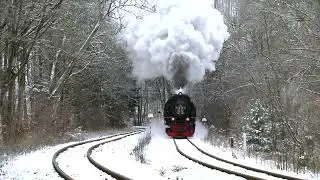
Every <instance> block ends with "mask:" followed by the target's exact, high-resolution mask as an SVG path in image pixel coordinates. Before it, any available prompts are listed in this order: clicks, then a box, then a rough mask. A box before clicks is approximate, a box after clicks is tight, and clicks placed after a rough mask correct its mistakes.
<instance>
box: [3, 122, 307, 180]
mask: <svg viewBox="0 0 320 180" xmlns="http://www.w3.org/2000/svg"><path fill="white" fill-rule="evenodd" d="M205 136H206V130H205V129H204V128H203V127H202V126H201V124H199V123H198V124H197V129H196V134H195V135H194V137H193V138H192V141H193V142H194V143H196V144H197V145H198V146H200V147H201V148H202V149H204V150H206V151H207V152H210V153H212V154H214V155H218V156H219V157H222V158H225V159H229V160H233V161H237V162H239V163H243V164H247V165H248V164H249V165H251V166H255V167H259V166H261V165H257V164H253V163H252V162H253V161H251V159H249V158H246V159H244V160H241V159H238V160H235V159H233V158H232V155H231V154H232V153H231V152H223V151H221V150H220V149H219V148H216V147H212V146H211V145H209V144H207V143H205V142H204V141H203V139H204V137H205ZM115 138H116V137H115ZM99 142H101V141H99ZM99 142H93V143H89V144H84V145H81V146H79V147H75V148H72V149H70V150H68V151H66V152H64V153H62V154H61V155H60V156H59V157H58V162H59V165H60V164H61V168H62V169H63V170H64V171H65V172H66V173H68V175H70V176H71V177H73V178H75V179H112V178H111V177H110V176H108V175H107V174H105V173H103V172H101V171H99V170H97V169H96V168H95V167H94V166H93V165H91V164H90V163H89V161H88V159H87V157H86V153H87V150H88V148H90V147H91V146H93V145H95V144H98V143H99ZM178 143H179V144H180V145H181V149H182V150H183V151H185V152H186V153H189V154H190V155H192V156H194V157H195V158H197V159H201V160H202V161H205V162H208V163H219V164H221V166H227V167H229V168H231V169H232V170H235V169H238V170H239V171H245V170H243V169H239V168H237V167H232V166H230V165H226V164H223V163H221V162H217V161H214V160H212V159H211V158H209V157H205V156H204V155H202V154H200V153H198V152H196V151H195V150H194V147H193V146H192V145H189V144H186V143H188V142H187V141H183V140H178ZM69 144H71V143H66V144H61V145H58V146H53V147H46V148H43V149H42V150H38V151H34V152H32V153H28V154H24V155H20V156H16V157H13V158H11V159H9V160H8V161H6V162H2V163H1V165H0V167H1V171H0V179H59V178H60V177H59V176H58V174H57V173H56V172H55V171H54V169H53V167H52V163H51V159H52V156H53V154H54V153H55V152H56V151H58V150H59V149H60V148H62V147H65V146H67V145H69ZM92 157H93V158H94V159H95V160H96V161H97V162H99V163H100V164H102V165H104V166H106V167H107V168H109V169H111V170H113V171H115V172H118V173H120V174H123V175H125V176H127V177H129V178H132V179H139V180H140V179H148V180H149V179H152V180H153V179H177V178H178V179H183V180H188V179H190V180H191V179H202V180H205V179H243V178H241V177H237V176H235V175H230V174H227V173H223V172H220V171H217V170H212V169H209V168H206V167H203V166H201V165H199V164H197V163H194V162H192V161H190V160H188V159H186V158H184V157H183V156H181V155H180V154H179V153H178V152H177V151H176V149H175V146H174V143H173V140H172V139H171V138H168V137H167V136H166V134H165V133H164V127H163V121H162V120H158V119H154V120H153V121H152V123H151V127H150V129H149V130H147V131H146V132H145V133H141V134H137V135H133V136H129V137H127V138H124V139H121V140H119V141H114V142H110V143H107V144H104V145H101V146H99V147H97V148H96V149H94V150H93V152H92ZM248 162H250V163H248ZM264 168H265V167H264ZM265 169H266V168H265ZM281 173H287V172H281ZM289 175H295V174H289ZM261 177H263V176H261ZM264 177H265V178H267V179H269V177H267V176H264ZM60 179H61V178H60ZM306 179H311V178H310V177H307V178H306Z"/></svg>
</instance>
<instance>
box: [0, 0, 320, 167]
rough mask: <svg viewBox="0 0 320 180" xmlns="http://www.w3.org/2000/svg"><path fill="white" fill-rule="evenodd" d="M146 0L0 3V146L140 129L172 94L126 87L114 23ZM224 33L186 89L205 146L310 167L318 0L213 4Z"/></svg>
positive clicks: (317, 137) (316, 157)
mask: <svg viewBox="0 0 320 180" xmlns="http://www.w3.org/2000/svg"><path fill="white" fill-rule="evenodd" d="M155 3H156V2H154V1H148V0H137V1H135V0H69V1H65V0H42V1H37V0H32V1H27V0H10V1H9V0H1V1H0V147H10V146H12V145H14V144H19V143H21V142H22V141H25V140H26V139H27V138H30V137H32V138H34V141H40V139H41V138H45V137H49V136H59V135H61V134H64V133H66V132H71V131H75V130H77V129H81V130H86V131H95V130H101V129H105V128H123V127H125V126H128V125H129V124H130V121H129V119H133V120H134V122H133V123H134V124H135V125H142V124H145V122H146V118H145V117H146V116H147V114H148V112H154V113H157V112H158V111H159V110H160V111H162V110H161V109H162V108H163V106H164V103H165V101H166V100H167V99H168V97H169V96H170V94H172V89H173V85H172V83H171V82H170V81H168V80H166V79H165V78H162V77H160V78H156V79H153V80H147V81H143V82H141V81H138V80H137V79H136V78H135V77H133V76H132V74H131V71H132V63H131V61H130V58H129V57H128V55H127V52H126V50H125V44H122V43H119V42H118V35H119V33H120V32H121V31H122V30H123V29H125V28H126V22H125V17H126V16H128V14H129V15H131V16H134V17H135V18H143V15H144V14H148V13H156V12H157V9H156V6H155ZM214 7H215V8H216V9H218V10H219V11H220V12H221V13H222V14H223V15H224V21H225V23H226V25H227V27H228V31H229V33H230V37H229V39H228V40H227V41H226V42H225V43H224V46H223V49H222V52H221V55H220V57H219V60H218V61H217V63H216V70H215V71H213V72H207V73H206V75H205V78H204V80H203V81H202V82H199V83H194V84H188V86H187V87H188V88H187V89H188V90H187V91H188V94H190V96H191V98H192V99H193V101H194V102H195V105H196V107H197V110H198V113H197V114H198V116H199V117H201V116H203V115H205V116H206V118H207V119H208V124H207V126H208V129H209V134H208V141H211V142H212V143H213V144H216V145H222V146H227V144H228V138H229V137H234V138H235V142H236V144H235V147H236V148H238V149H241V148H242V146H243V144H242V138H243V134H244V133H245V134H246V138H247V146H248V154H249V156H256V157H262V158H264V159H268V160H274V161H275V162H276V163H277V166H278V168H279V169H294V170H295V171H297V172H299V171H307V170H311V171H313V172H318V173H319V172H320V129H319V127H320V120H319V117H320V111H319V108H320V21H319V19H320V1H319V0H301V1H298V0H282V1H279V0H274V1H271V0H257V1H251V0H214Z"/></svg>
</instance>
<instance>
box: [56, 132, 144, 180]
mask: <svg viewBox="0 0 320 180" xmlns="http://www.w3.org/2000/svg"><path fill="white" fill-rule="evenodd" d="M141 132H144V129H138V130H135V131H131V132H126V133H119V134H114V135H110V136H106V137H102V138H98V139H93V140H88V141H82V142H79V143H74V144H71V145H68V146H66V147H63V148H61V149H60V150H58V151H57V152H55V153H54V155H53V157H52V165H53V167H54V169H55V171H56V172H57V173H58V174H59V175H60V176H61V177H62V178H64V179H67V180H72V179H73V178H72V177H71V176H70V175H68V174H67V173H66V172H65V171H63V170H62V169H61V167H60V166H59V164H58V162H57V158H58V156H59V155H60V154H62V153H63V152H65V151H67V150H68V149H70V148H74V147H76V146H81V145H83V144H87V143H91V142H96V141H101V140H107V139H110V138H113V137H116V136H120V137H119V138H116V139H112V140H109V141H108V140H107V141H104V142H102V143H99V144H98V145H97V146H93V147H91V148H89V150H88V152H87V156H88V159H89V161H90V158H89V155H90V154H91V152H92V150H93V149H94V148H95V147H98V146H99V145H101V144H104V143H108V142H112V141H117V140H120V139H122V138H125V137H128V136H131V135H135V134H138V133H141ZM90 149H91V150H90ZM89 151H90V153H89ZM91 159H92V158H91ZM90 162H91V161H90ZM92 162H94V160H93V161H92ZM93 165H95V166H96V164H93ZM96 167H97V166H96ZM98 169H100V168H98ZM104 172H105V171H104ZM107 173H108V172H107ZM108 174H109V175H111V176H112V177H115V178H117V177H119V178H117V179H122V178H120V177H121V175H120V174H117V173H115V172H112V171H109V173H108ZM117 175H120V176H117ZM123 177H125V176H123Z"/></svg>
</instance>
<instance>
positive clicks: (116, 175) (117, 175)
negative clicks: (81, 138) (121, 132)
mask: <svg viewBox="0 0 320 180" xmlns="http://www.w3.org/2000/svg"><path fill="white" fill-rule="evenodd" d="M142 132H144V131H139V132H133V133H131V134H127V135H125V136H122V137H119V138H116V139H112V140H108V141H105V142H102V143H98V144H96V145H94V146H92V147H90V148H89V149H88V151H87V158H88V160H89V161H90V163H91V164H93V165H94V166H95V167H96V168H98V169H99V170H101V171H103V172H105V173H107V174H109V175H110V176H112V177H113V178H115V179H119V180H132V179H131V178H129V177H126V176H124V175H122V174H120V173H117V172H115V171H113V170H111V169H109V168H107V167H105V166H103V165H102V164H100V163H98V162H97V161H95V160H94V159H93V158H92V157H91V154H92V151H93V150H94V149H95V148H97V147H99V146H101V145H103V144H106V143H110V142H113V141H118V140H120V139H123V138H126V137H128V136H132V135H135V134H139V133H142Z"/></svg>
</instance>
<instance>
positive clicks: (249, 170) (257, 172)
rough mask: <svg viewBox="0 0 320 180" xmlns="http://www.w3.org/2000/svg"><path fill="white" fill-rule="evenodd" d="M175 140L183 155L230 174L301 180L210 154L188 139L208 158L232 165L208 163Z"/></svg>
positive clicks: (256, 177) (244, 176)
mask: <svg viewBox="0 0 320 180" xmlns="http://www.w3.org/2000/svg"><path fill="white" fill-rule="evenodd" d="M173 141H174V144H175V147H176V150H177V151H178V152H179V153H180V154H181V155H182V156H184V157H186V158H188V159H189V160H191V161H194V162H196V163H199V164H200V165H203V166H205V167H208V168H210V169H215V170H219V171H222V172H225V173H228V174H233V175H236V176H239V177H243V178H246V179H256V180H265V179H277V178H280V179H290V180H301V179H300V178H296V177H292V176H288V175H284V174H279V173H275V172H270V171H266V170H262V169H258V168H254V167H249V166H245V165H243V164H240V163H236V162H232V161H228V160H225V159H223V158H220V157H218V156H215V155H212V154H209V153H208V152H206V151H204V150H202V149H201V148H199V147H198V146H197V145H196V144H195V143H193V142H192V141H191V140H189V139H186V141H188V142H189V143H190V144H191V145H192V146H193V147H194V148H195V149H196V151H198V152H200V153H201V154H203V155H205V156H207V157H208V158H212V159H214V160H217V161H218V162H221V163H226V164H229V165H230V166H229V168H226V167H225V166H221V163H208V162H205V161H203V160H200V159H197V158H194V157H192V156H190V155H188V154H187V153H185V152H184V151H183V150H181V148H180V147H179V145H178V144H179V143H177V142H176V140H175V139H173ZM231 169H232V170H231ZM233 169H236V170H233ZM241 169H242V170H241ZM266 175H267V176H266Z"/></svg>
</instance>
